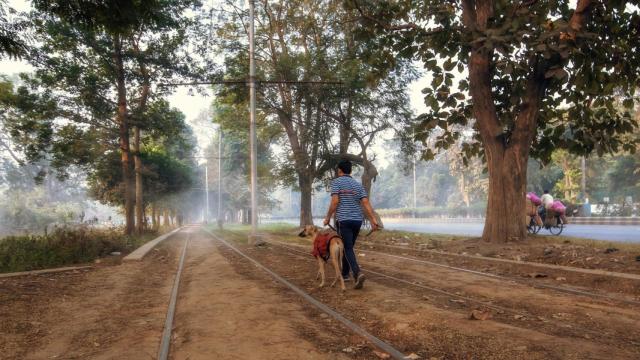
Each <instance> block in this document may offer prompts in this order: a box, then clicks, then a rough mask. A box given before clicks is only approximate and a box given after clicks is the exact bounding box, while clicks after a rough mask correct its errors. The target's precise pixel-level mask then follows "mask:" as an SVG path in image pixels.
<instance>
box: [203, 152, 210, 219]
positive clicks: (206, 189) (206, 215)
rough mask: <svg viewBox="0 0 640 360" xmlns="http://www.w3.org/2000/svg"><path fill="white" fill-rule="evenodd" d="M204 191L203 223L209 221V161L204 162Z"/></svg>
mask: <svg viewBox="0 0 640 360" xmlns="http://www.w3.org/2000/svg"><path fill="white" fill-rule="evenodd" d="M204 192H205V193H206V196H205V198H206V205H205V206H206V208H205V209H204V223H205V224H206V223H207V222H208V221H209V162H208V161H207V162H206V163H204Z"/></svg>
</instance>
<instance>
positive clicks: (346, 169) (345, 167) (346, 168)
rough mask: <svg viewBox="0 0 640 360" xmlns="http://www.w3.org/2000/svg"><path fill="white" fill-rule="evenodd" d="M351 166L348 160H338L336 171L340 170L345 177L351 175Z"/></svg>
mask: <svg viewBox="0 0 640 360" xmlns="http://www.w3.org/2000/svg"><path fill="white" fill-rule="evenodd" d="M351 166H352V165H351V161H349V160H340V162H339V163H338V169H340V170H342V172H343V173H345V174H347V175H350V174H351Z"/></svg>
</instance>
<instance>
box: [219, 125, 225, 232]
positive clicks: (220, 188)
mask: <svg viewBox="0 0 640 360" xmlns="http://www.w3.org/2000/svg"><path fill="white" fill-rule="evenodd" d="M218 131H219V136H218V227H219V228H220V230H222V223H223V221H224V219H223V216H222V126H219V127H218Z"/></svg>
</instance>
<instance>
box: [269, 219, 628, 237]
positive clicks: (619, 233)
mask: <svg viewBox="0 0 640 360" xmlns="http://www.w3.org/2000/svg"><path fill="white" fill-rule="evenodd" d="M279 222H287V223H292V224H298V221H297V220H284V221H279ZM316 225H321V220H316ZM384 226H385V228H387V229H389V230H404V231H412V232H419V233H431V234H449V235H462V236H480V235H482V229H483V228H484V224H482V223H466V224H460V223H440V224H438V223H422V224H408V223H393V222H390V221H387V222H385V223H384ZM539 235H542V236H551V234H550V233H549V231H548V230H544V229H542V230H540V233H539ZM562 235H563V236H572V237H580V238H585V239H593V240H605V241H607V240H608V241H620V242H633V243H640V226H631V225H572V224H569V225H567V227H566V228H565V229H564V231H563V232H562Z"/></svg>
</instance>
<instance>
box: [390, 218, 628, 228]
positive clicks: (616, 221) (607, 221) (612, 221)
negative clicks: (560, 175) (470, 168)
mask: <svg viewBox="0 0 640 360" xmlns="http://www.w3.org/2000/svg"><path fill="white" fill-rule="evenodd" d="M382 221H384V222H385V223H387V224H483V223H484V219H483V218H385V217H383V218H382ZM568 221H569V225H571V224H574V225H630V226H638V225H640V217H613V216H610V217H597V216H592V217H577V216H575V217H569V218H568Z"/></svg>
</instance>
